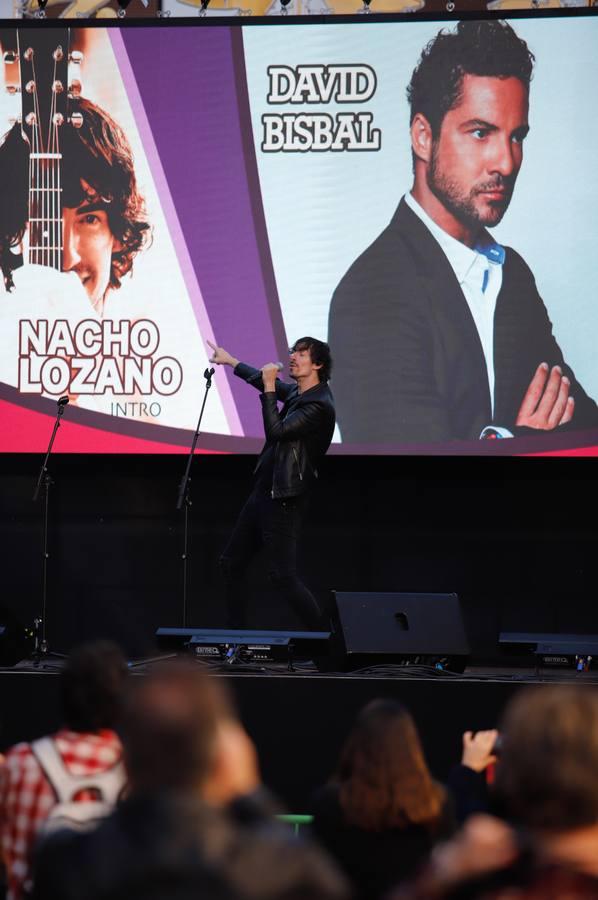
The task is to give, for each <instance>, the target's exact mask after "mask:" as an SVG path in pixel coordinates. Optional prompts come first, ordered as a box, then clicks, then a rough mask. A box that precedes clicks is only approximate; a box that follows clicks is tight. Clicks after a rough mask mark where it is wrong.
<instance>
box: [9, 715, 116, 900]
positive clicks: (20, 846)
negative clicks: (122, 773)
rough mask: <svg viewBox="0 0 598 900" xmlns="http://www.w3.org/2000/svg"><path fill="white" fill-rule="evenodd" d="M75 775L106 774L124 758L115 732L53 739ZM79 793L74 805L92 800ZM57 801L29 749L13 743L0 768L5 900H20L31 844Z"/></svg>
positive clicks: (87, 793) (62, 734) (87, 794)
mask: <svg viewBox="0 0 598 900" xmlns="http://www.w3.org/2000/svg"><path fill="white" fill-rule="evenodd" d="M52 737H53V739H54V741H55V742H56V746H57V747H58V750H59V752H60V755H61V756H62V759H63V762H64V764H65V766H66V768H67V770H68V771H69V772H71V773H72V774H73V775H93V774H95V773H96V772H102V771H104V770H105V769H110V768H111V767H112V766H113V765H114V764H115V763H116V762H117V761H118V760H119V759H120V757H121V756H122V746H121V743H120V740H119V739H118V737H117V735H116V734H115V733H114V732H113V731H108V730H105V731H99V732H95V733H89V734H82V733H80V732H76V731H68V730H66V729H63V730H62V731H58V732H57V733H56V734H54V735H52ZM90 793H91V792H90V791H81V792H80V793H79V794H78V795H77V796H76V798H75V799H76V800H91V799H93V797H92V796H90ZM55 804H56V797H55V794H54V791H53V790H52V787H51V786H50V784H49V782H48V780H47V779H46V776H45V775H44V773H43V771H42V769H41V767H40V765H39V763H38V762H37V759H36V758H35V756H34V755H33V753H32V751H31V747H30V745H29V744H16V745H15V746H14V747H12V748H11V749H10V750H9V751H8V752H7V754H6V760H5V762H4V765H3V766H1V767H0V848H1V850H2V858H3V861H4V865H5V867H6V879H7V894H6V897H7V900H20V898H21V897H22V896H23V892H24V890H25V888H26V887H27V886H28V883H29V878H30V871H31V860H32V854H33V848H34V846H35V839H36V836H37V832H38V830H39V828H40V825H41V824H42V823H43V821H44V820H45V819H46V818H47V816H48V814H49V812H50V810H51V809H52V807H53V806H54V805H55Z"/></svg>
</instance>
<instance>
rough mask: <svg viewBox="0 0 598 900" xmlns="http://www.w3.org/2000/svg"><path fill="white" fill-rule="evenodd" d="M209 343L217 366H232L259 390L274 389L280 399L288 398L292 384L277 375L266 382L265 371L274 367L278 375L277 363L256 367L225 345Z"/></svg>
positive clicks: (212, 358) (211, 357) (238, 375)
mask: <svg viewBox="0 0 598 900" xmlns="http://www.w3.org/2000/svg"><path fill="white" fill-rule="evenodd" d="M207 343H208V344H209V345H210V347H211V348H212V355H211V356H210V362H211V363H214V364H215V365H217V366H231V367H232V369H233V370H234V373H235V375H236V376H237V377H238V378H241V379H242V380H243V381H245V382H246V383H247V384H250V385H251V386H252V387H254V388H257V390H258V391H260V392H264V391H274V392H275V393H276V396H277V398H278V399H279V400H283V401H284V400H286V398H287V396H288V394H289V392H290V391H291V390H292V388H293V385H292V384H286V383H285V382H284V381H281V380H280V379H279V378H276V377H275V378H274V381H272V380H271V378H270V376H269V378H268V384H267V385H266V384H265V383H264V372H265V371H266V370H268V369H270V370H271V369H274V376H276V373H277V372H278V367H277V366H276V364H275V363H268V365H267V366H263V367H262V368H261V369H256V368H254V366H250V365H248V364H247V363H244V362H240V361H239V360H238V359H237V358H236V357H235V356H233V355H232V354H231V353H229V352H228V350H225V349H224V347H217V346H216V344H213V343H212V341H208V342H207Z"/></svg>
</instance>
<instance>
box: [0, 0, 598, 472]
mask: <svg viewBox="0 0 598 900" xmlns="http://www.w3.org/2000/svg"><path fill="white" fill-rule="evenodd" d="M577 12H578V11H577V10H575V11H566V10H563V11H559V13H558V15H551V14H541V13H539V12H534V13H533V14H531V15H517V16H514V17H511V18H509V19H505V18H504V17H503V18H500V19H499V18H493V17H491V16H488V17H486V18H481V17H480V18H478V19H474V18H469V17H462V18H461V20H460V21H462V22H463V23H464V24H465V26H466V29H465V31H464V42H465V43H464V44H463V46H464V47H465V48H466V49H465V50H464V51H463V53H464V54H471V53H473V55H474V57H476V53H477V57H476V59H478V60H479V57H480V55H481V56H483V57H486V59H488V58H490V65H491V66H493V65H495V67H496V70H495V71H496V74H494V73H493V71H491V73H490V74H488V71H489V70H487V69H485V70H484V72H482V73H481V74H476V73H475V66H476V65H479V62H476V59H474V62H473V63H471V61H469V62H467V61H464V62H463V67H464V69H466V70H467V67H468V66H469V68H470V69H471V67H472V65H473V67H474V73H473V74H472V73H471V71H470V72H468V74H467V75H466V76H465V80H463V79H461V80H460V82H459V84H460V88H459V89H460V93H459V94H457V95H456V99H455V98H453V100H452V105H450V103H449V109H448V112H446V111H445V112H442V114H441V115H440V118H439V124H438V125H437V127H436V128H435V126H434V124H433V122H432V114H431V113H426V114H423V113H421V112H418V109H415V108H414V111H413V115H412V114H411V112H410V105H409V102H408V99H407V86H408V85H409V84H410V81H411V79H412V75H413V72H414V70H415V69H416V67H417V66H418V64H419V63H420V60H421V58H422V52H423V51H424V48H426V47H428V50H429V48H430V45H431V42H433V41H434V40H435V39H437V36H438V34H439V32H440V31H441V30H443V31H444V32H449V33H451V34H452V33H455V34H456V29H457V28H458V27H459V26H458V21H457V20H454V21H447V20H446V19H443V20H442V21H439V20H431V19H429V18H428V19H423V18H421V17H419V18H418V17H417V16H415V15H413V16H404V17H395V18H394V19H388V18H386V17H379V18H376V17H374V16H372V17H369V19H366V18H364V17H361V18H359V20H357V19H356V20H355V21H342V22H339V21H332V20H330V21H326V22H318V23H310V22H309V21H305V20H302V21H300V22H293V23H288V22H285V23H284V24H276V25H273V24H270V23H268V24H267V25H266V24H264V23H258V22H249V23H246V22H244V23H243V24H242V25H241V24H230V22H226V23H223V24H220V23H218V24H216V23H215V22H214V21H213V20H211V21H210V23H209V26H210V27H206V23H205V22H203V23H198V22H186V23H185V24H184V25H183V24H179V23H178V22H177V23H172V22H171V23H168V22H167V21H164V20H157V21H155V22H153V23H151V24H147V25H146V24H143V25H139V24H137V25H136V26H135V27H132V26H129V27H127V26H126V24H125V23H118V24H116V25H114V26H108V27H107V26H102V27H93V26H91V25H88V26H85V25H81V26H79V25H78V26H77V27H74V28H70V29H66V28H62V27H54V25H50V24H49V23H47V24H45V25H44V27H40V26H39V23H35V25H33V26H31V25H29V26H27V25H26V24H24V25H18V26H17V27H15V24H14V23H8V22H6V23H4V25H3V27H2V29H1V31H0V41H1V44H2V51H3V57H2V59H3V64H2V76H1V77H2V79H3V82H4V84H3V85H1V86H0V87H1V90H0V132H1V133H2V134H4V135H5V136H4V139H3V143H2V145H1V146H0V262H1V264H2V276H3V277H2V279H1V281H0V419H1V422H2V428H1V429H0V451H3V452H40V451H42V450H44V449H45V447H46V445H47V441H48V436H49V430H51V424H52V421H53V418H54V416H55V414H56V406H57V400H58V398H59V397H61V396H68V397H69V401H70V402H69V405H68V408H67V411H66V413H65V415H64V417H63V421H62V428H61V431H60V435H59V440H58V441H57V443H56V445H55V449H56V450H57V451H61V452H119V453H123V452H134V453H144V452H145V453H175V452H186V450H187V449H188V447H189V444H190V440H191V437H192V435H193V432H194V430H195V426H196V423H197V418H198V414H199V409H200V406H201V402H202V398H203V395H204V386H205V381H204V371H205V369H206V368H207V367H208V365H209V363H208V358H209V353H210V350H209V347H208V343H207V342H208V341H212V342H215V343H216V344H218V345H220V346H223V347H225V348H226V349H227V350H229V351H230V352H231V353H232V354H233V355H234V356H236V357H238V358H239V359H242V360H243V361H246V362H249V363H251V364H253V365H255V366H257V367H259V366H261V365H263V364H265V363H268V362H273V361H278V360H280V361H282V362H283V363H284V364H285V370H283V372H282V373H281V377H282V378H283V379H284V378H286V379H287V380H288V372H287V371H286V362H287V359H288V348H289V346H290V345H292V343H293V342H294V341H295V340H297V339H298V338H300V337H303V336H313V337H315V338H318V339H320V340H327V341H329V343H330V345H331V350H332V356H333V359H334V369H333V373H332V380H331V387H332V391H333V394H334V395H335V398H336V402H337V413H338V425H337V430H336V433H335V438H334V443H333V447H332V452H337V453H347V452H348V453H355V452H358V453H372V454H380V453H385V454H388V453H396V454H403V453H408V454H417V453H422V454H475V453H483V454H488V453H490V454H495V453H499V454H505V453H506V454H520V453H555V454H559V453H573V452H578V453H582V454H586V455H593V454H595V453H598V408H597V407H596V404H595V402H594V401H595V400H596V399H598V354H597V352H596V348H595V344H596V334H597V332H598V287H597V285H598V253H597V252H596V246H597V242H598V218H597V212H596V211H597V210H598V175H597V173H596V164H595V163H596V153H597V148H598V98H597V93H596V85H597V84H598V54H597V53H596V47H597V46H598V18H597V17H596V15H595V14H592V11H590V10H588V11H584V13H583V14H573V13H577ZM505 21H506V22H507V24H508V26H509V27H510V28H511V29H512V30H513V32H514V34H513V35H512V36H511V37H512V41H511V43H513V41H514V42H515V44H516V46H517V47H519V48H521V46H524V47H525V48H526V53H527V51H529V52H530V53H531V54H533V57H534V62H533V74H532V79H531V84H530V87H529V93H528V91H527V89H526V88H525V87H524V86H523V82H522V80H521V76H520V75H518V74H515V75H514V74H512V73H511V74H509V73H510V71H511V70H510V69H509V66H510V65H512V60H509V59H508V60H507V62H506V63H505V62H504V60H501V59H499V58H497V59H496V60H495V59H494V56H495V55H497V53H498V51H496V50H495V49H487V48H486V47H485V44H484V42H485V41H488V40H490V37H489V35H491V31H490V30H489V26H494V27H497V23H500V22H505ZM461 27H463V26H461ZM475 29H477V34H478V37H477V40H478V42H479V44H480V46H478V47H477V50H476V51H475V52H474V51H472V50H471V47H470V46H469V45H470V44H471V35H472V33H473V32H474V30H475ZM503 38H504V35H503ZM443 40H444V41H445V42H446V40H448V41H449V42H448V44H447V45H446V46H447V47H449V50H447V53H449V55H450V53H454V49H450V48H454V47H455V46H456V45H455V43H454V41H453V42H452V43H451V40H449V39H448V38H446V37H445V38H443ZM468 41H469V44H468ZM522 42H525V43H524V44H522ZM438 46H440V45H439V44H438V41H437V42H436V44H435V47H436V49H437V48H438ZM443 46H444V44H443ZM435 52H436V51H434V53H435ZM442 52H444V51H442ZM442 52H440V54H439V56H438V59H441V57H442ZM501 52H502V51H501ZM518 52H519V51H517V50H514V51H513V53H514V54H515V55H517V53H518ZM434 53H433V52H432V51H429V53H428V56H429V60H428V62H427V63H426V66H427V68H428V70H429V71H427V75H426V76H425V77H426V78H427V79H428V80H427V82H426V81H425V79H424V80H423V81H422V84H423V85H424V87H423V89H422V90H423V94H424V95H425V93H426V91H432V92H433V91H434V88H433V85H434V83H439V82H442V83H444V81H445V80H446V78H445V74H443V72H444V70H443V72H440V70H439V71H438V72H434V71H431V70H430V65H431V63H433V64H434V65H436V62H435V60H436V56H435V55H434ZM81 54H82V56H81ZM498 55H499V56H500V54H498ZM508 55H509V53H508V52H507V56H508ZM464 59H465V57H464ZM467 59H469V56H468V57H467ZM528 59H529V56H528ZM442 64H444V63H442ZM439 65H440V63H439ZM459 65H460V63H459ZM459 65H457V69H458V68H459ZM505 65H506V67H507V68H506V69H505V68H504V67H505ZM453 69H454V67H453ZM505 72H506V74H504V73H505ZM422 78H423V76H422ZM420 80H421V79H420ZM57 83H58V87H56V84H57ZM426 84H427V85H428V87H426ZM67 85H68V89H66V88H67ZM431 86H432V87H431ZM6 87H8V90H5V88H6ZM61 87H63V88H65V89H63V90H61ZM420 94H421V92H420ZM418 96H419V95H418ZM426 102H427V101H426ZM442 102H446V101H442ZM428 120H430V121H428ZM426 129H427V130H426ZM426 140H427V141H428V143H426ZM414 142H416V144H415V147H416V151H415V153H416V155H415V160H416V161H417V160H419V161H421V160H422V159H423V161H424V164H425V165H424V168H423V169H422V168H421V166H420V169H419V171H420V176H419V177H420V184H422V185H425V188H424V190H425V194H426V196H427V197H428V201H429V198H430V197H432V198H433V203H432V205H433V209H432V213H431V217H430V216H429V215H428V213H429V212H430V206H429V205H428V208H427V211H426V209H424V208H423V207H422V206H421V205H420V204H418V203H417V201H415V202H414V200H413V194H412V193H411V191H412V188H413V186H414V157H413V152H414ZM418 142H419V143H418ZM422 172H423V173H424V174H423V175H422V174H421V173H422ZM422 179H423V180H422ZM414 193H416V196H420V194H418V193H417V191H415V192H414ZM420 199H421V197H420ZM434 204H435V205H434ZM424 206H425V204H424ZM447 210H448V214H449V218H450V222H451V223H453V224H454V223H455V222H456V223H457V224H459V223H462V224H463V226H464V228H465V231H464V234H465V233H467V235H468V237H467V238H465V237H463V238H462V239H457V238H456V237H455V234H454V233H450V232H451V228H450V227H449V226H447V228H448V231H447V230H444V227H441V226H443V223H444V222H445V218H446V214H447ZM437 213H438V214H437ZM443 216H444V217H445V218H443ZM476 217H477V218H476ZM474 226H476V227H479V235H478V236H477V237H476V242H475V246H473V245H472V240H471V235H472V234H473V231H474V230H475V228H474ZM447 240H448V243H447ZM543 363H546V364H548V366H549V370H548V375H547V376H546V385H544V378H545V376H544V374H543V373H542V371H540V374H539V375H538V367H539V366H541V364H543ZM555 366H559V367H560V370H559V371H556V373H555V374H554V375H553V374H552V373H553V367H555ZM534 378H535V381H534V382H533V383H534V385H535V386H536V387H538V385H539V386H540V393H539V394H535V395H534V396H532V395H531V394H530V393H529V392H528V388H529V386H530V384H532V381H533V379H534ZM550 378H553V382H550V383H549V379H550ZM563 379H564V380H563ZM550 384H555V385H556V388H557V389H558V390H561V391H562V394H561V399H562V401H563V402H564V401H565V400H566V394H567V391H568V392H569V394H570V395H571V396H572V397H573V404H570V405H569V406H564V407H563V409H561V407H560V406H558V404H559V403H560V402H561V401H558V400H557V401H554V403H552V401H551V403H550V409H551V410H552V412H551V416H552V418H551V419H549V420H545V421H544V425H545V426H546V425H548V426H549V427H537V426H538V425H539V424H541V416H540V415H539V414H538V415H537V416H536V418H535V419H534V416H535V415H536V412H537V411H538V400H537V397H546V392H549V391H550V390H551V387H550ZM542 390H544V393H542ZM526 393H527V400H525V397H526ZM524 402H525V404H526V406H525V409H523V404H524ZM546 403H548V400H546ZM561 405H562V404H561ZM530 421H531V422H532V424H531V425H530V424H529V423H530ZM488 427H489V428H490V429H491V430H490V431H488ZM262 434H263V431H262V422H261V411H260V404H259V402H258V396H257V393H256V391H255V390H254V389H253V388H252V387H251V386H248V385H247V384H245V383H244V382H242V381H241V380H240V379H239V378H237V377H236V376H235V375H234V373H233V372H232V370H231V369H230V368H224V367H219V368H217V370H216V373H215V376H214V380H213V386H212V389H211V391H210V392H209V394H208V398H207V403H206V408H205V414H204V419H203V423H202V434H201V436H200V440H199V448H200V449H202V450H205V451H208V452H212V451H213V452H219V451H220V452H250V453H251V452H255V451H256V450H257V449H258V448H259V446H260V445H261V443H262Z"/></svg>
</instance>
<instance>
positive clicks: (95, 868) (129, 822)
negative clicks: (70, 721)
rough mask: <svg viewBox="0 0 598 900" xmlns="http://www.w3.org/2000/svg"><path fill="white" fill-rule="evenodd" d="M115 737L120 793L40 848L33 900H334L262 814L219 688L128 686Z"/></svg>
mask: <svg viewBox="0 0 598 900" xmlns="http://www.w3.org/2000/svg"><path fill="white" fill-rule="evenodd" d="M139 682H140V683H139V684H138V685H137V686H136V689H135V690H134V691H133V692H132V696H131V698H130V701H129V704H128V708H127V711H126V716H125V720H124V729H123V744H124V749H125V764H126V768H127V773H128V777H129V784H130V795H129V796H128V797H127V799H126V800H125V801H124V802H122V803H121V804H120V805H119V807H118V808H117V809H116V811H115V812H114V814H113V815H112V816H110V817H109V818H108V819H106V820H105V821H104V822H103V823H102V824H101V825H100V826H99V828H98V829H97V830H96V831H94V832H93V833H90V834H86V835H77V836H74V837H73V836H66V835H63V836H60V837H57V838H56V839H54V840H53V841H52V842H50V841H48V842H47V844H46V846H45V847H44V848H43V851H42V853H41V854H40V856H39V858H38V862H37V869H36V877H35V894H34V897H35V898H36V900H135V898H140V900H141V898H143V900H186V898H192V897H193V898H194V900H198V898H202V897H206V898H208V897H209V898H210V900H220V898H223V900H224V898H226V900H228V898H230V900H234V898H241V900H248V898H260V900H270V898H272V900H286V898H288V900H291V898H292V900H301V898H305V900H308V898H309V900H320V898H321V900H346V898H347V897H348V895H349V889H348V885H347V883H346V882H345V880H344V878H343V877H342V875H341V874H340V872H339V871H338V870H337V869H336V867H335V866H334V864H333V863H332V861H330V860H329V859H328V858H327V857H326V856H325V855H324V853H322V852H321V851H320V850H319V849H318V848H317V847H316V846H315V845H313V844H310V843H307V842H304V841H302V840H299V839H296V838H295V837H294V836H293V835H292V832H291V831H290V830H289V829H288V828H286V827H285V826H283V825H281V824H279V823H277V822H276V820H275V819H274V818H273V817H272V816H271V815H270V808H271V805H270V803H269V801H268V800H267V799H266V801H264V796H265V792H264V791H263V789H262V788H261V786H260V782H259V774H258V770H257V761H256V755H255V749H254V747H253V744H252V743H251V741H250V739H249V738H248V736H247V734H246V733H245V731H244V730H243V728H242V727H241V725H240V723H239V722H238V720H237V718H236V716H235V714H234V713H233V711H232V708H231V704H230V701H229V698H228V695H227V694H226V692H225V690H224V687H223V684H222V682H221V681H220V680H219V679H216V678H214V677H208V676H206V675H203V674H202V673H201V671H200V670H199V667H198V666H197V664H195V665H191V664H171V665H166V666H164V667H162V668H159V669H158V670H156V671H155V672H154V673H153V674H151V675H149V676H147V677H145V678H141V679H139Z"/></svg>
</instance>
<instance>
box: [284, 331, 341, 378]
mask: <svg viewBox="0 0 598 900" xmlns="http://www.w3.org/2000/svg"><path fill="white" fill-rule="evenodd" d="M293 350H309V356H310V359H311V361H312V363H313V364H314V365H315V366H322V368H321V369H318V378H319V379H320V381H330V373H331V372H332V356H331V355H330V347H329V346H328V344H327V343H326V342H325V341H319V340H318V339H317V338H313V337H302V338H299V340H298V341H295V343H294V344H293V346H292V347H291V352H292V351H293Z"/></svg>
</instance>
